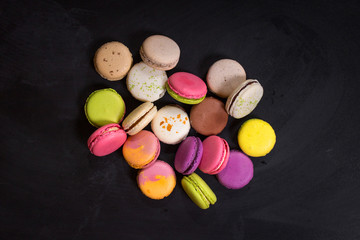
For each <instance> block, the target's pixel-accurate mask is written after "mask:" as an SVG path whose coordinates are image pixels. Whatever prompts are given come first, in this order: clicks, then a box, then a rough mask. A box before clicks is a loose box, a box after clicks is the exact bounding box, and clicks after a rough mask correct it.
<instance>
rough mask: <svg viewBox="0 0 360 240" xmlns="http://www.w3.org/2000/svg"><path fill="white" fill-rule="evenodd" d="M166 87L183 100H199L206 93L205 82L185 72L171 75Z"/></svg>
mask: <svg viewBox="0 0 360 240" xmlns="http://www.w3.org/2000/svg"><path fill="white" fill-rule="evenodd" d="M168 85H169V87H170V88H171V90H173V91H174V92H175V93H176V94H177V95H179V96H181V97H184V98H191V99H199V98H202V97H204V96H205V95H206V93H207V87H206V84H205V82H204V81H203V80H202V79H201V78H199V77H198V76H196V75H194V74H191V73H187V72H177V73H174V74H172V75H171V76H170V77H169V79H168Z"/></svg>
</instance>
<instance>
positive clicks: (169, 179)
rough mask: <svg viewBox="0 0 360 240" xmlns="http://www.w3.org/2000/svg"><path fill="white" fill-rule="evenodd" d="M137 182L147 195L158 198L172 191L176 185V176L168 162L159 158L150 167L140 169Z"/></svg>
mask: <svg viewBox="0 0 360 240" xmlns="http://www.w3.org/2000/svg"><path fill="white" fill-rule="evenodd" d="M137 183H138V186H139V188H140V190H141V192H142V193H143V194H145V196H147V197H148V198H151V199H156V200H158V199H163V198H165V197H167V196H169V195H170V194H171V193H172V191H173V190H174V188H175V185H176V176H175V172H174V170H173V168H172V167H171V166H170V165H169V164H168V163H166V162H164V161H161V160H157V161H156V162H155V163H154V164H153V165H151V166H150V167H147V168H145V169H142V170H140V171H139V174H138V176H137Z"/></svg>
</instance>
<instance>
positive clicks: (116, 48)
mask: <svg viewBox="0 0 360 240" xmlns="http://www.w3.org/2000/svg"><path fill="white" fill-rule="evenodd" d="M132 62H133V58H132V54H131V52H130V51H129V48H127V47H126V46H125V45H124V44H122V43H121V42H117V41H113V42H108V43H105V44H104V45H102V46H101V47H100V48H99V49H98V50H97V51H96V53H95V56H94V66H95V70H96V71H97V72H98V73H99V74H100V76H101V77H103V78H105V79H107V80H110V81H117V80H121V79H123V78H124V77H125V76H126V74H127V73H128V72H129V70H130V67H131V64H132Z"/></svg>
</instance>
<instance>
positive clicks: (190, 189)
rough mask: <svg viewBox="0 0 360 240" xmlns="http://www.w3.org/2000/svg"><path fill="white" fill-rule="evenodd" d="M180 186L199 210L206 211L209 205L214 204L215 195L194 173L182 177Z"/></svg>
mask: <svg viewBox="0 0 360 240" xmlns="http://www.w3.org/2000/svg"><path fill="white" fill-rule="evenodd" d="M181 186H182V187H183V188H184V190H185V192H186V194H187V195H188V196H189V197H190V199H191V200H192V201H193V202H194V203H195V204H196V205H197V206H198V207H199V208H201V209H207V208H209V207H210V204H215V202H216V200H217V198H216V195H215V193H214V192H213V191H212V190H211V188H210V187H209V186H208V185H207V184H206V182H205V181H204V180H203V179H202V178H201V177H200V176H199V175H197V174H196V173H192V174H190V175H188V176H184V177H183V179H182V180H181Z"/></svg>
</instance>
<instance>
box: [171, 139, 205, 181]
mask: <svg viewBox="0 0 360 240" xmlns="http://www.w3.org/2000/svg"><path fill="white" fill-rule="evenodd" d="M202 154H203V146H202V142H201V139H200V138H198V137H194V136H191V137H187V138H186V139H185V140H184V141H183V142H182V143H181V144H180V146H179V148H178V150H177V151H176V155H175V160H174V165H175V169H176V171H178V172H179V173H181V174H184V175H189V174H191V173H193V172H194V171H195V170H196V169H197V167H198V166H199V164H200V161H201V157H202Z"/></svg>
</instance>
